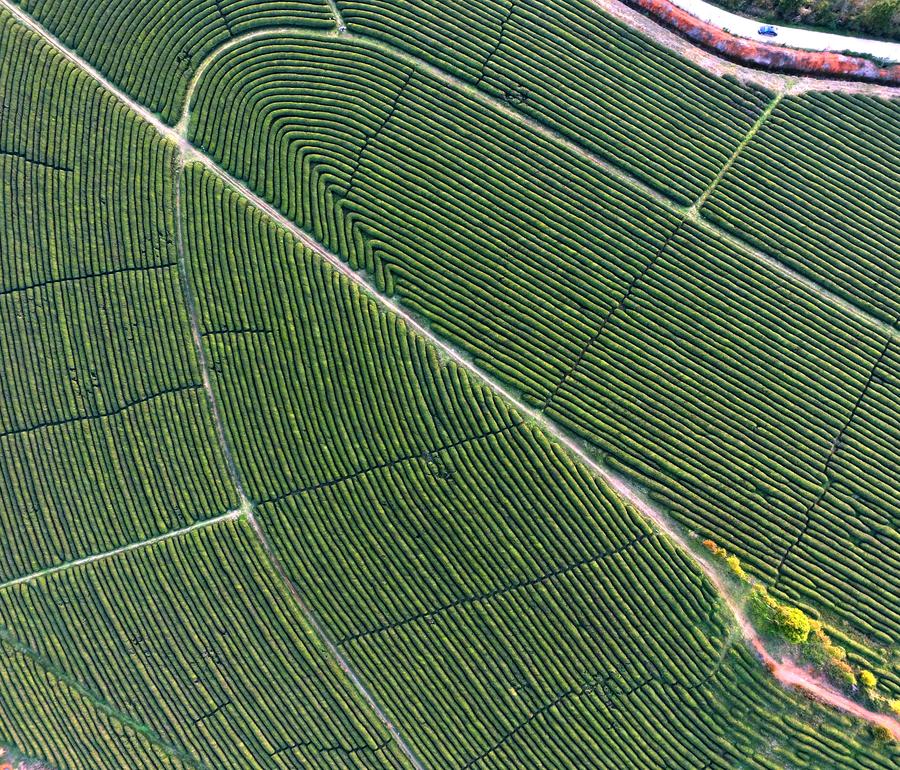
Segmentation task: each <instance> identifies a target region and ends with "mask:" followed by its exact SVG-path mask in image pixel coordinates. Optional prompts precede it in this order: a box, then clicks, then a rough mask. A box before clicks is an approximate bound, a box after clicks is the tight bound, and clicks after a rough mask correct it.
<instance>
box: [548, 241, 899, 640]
mask: <svg viewBox="0 0 900 770" xmlns="http://www.w3.org/2000/svg"><path fill="white" fill-rule="evenodd" d="M885 344H886V339H885V338H884V337H883V336H882V335H880V334H879V333H877V332H876V331H874V330H872V329H871V328H869V327H866V326H864V325H863V324H862V323H860V322H858V321H856V320H855V319H853V318H851V317H849V316H846V315H842V314H841V313H839V312H838V311H837V310H835V309H831V308H830V307H829V306H828V305H827V304H825V303H824V302H822V301H821V300H820V299H819V298H818V297H817V296H816V295H814V294H813V293H812V292H809V291H805V290H803V291H802V290H800V289H799V288H798V287H796V286H793V285H791V284H788V283H786V282H785V281H784V280H783V279H781V278H774V277H773V276H772V275H771V273H769V272H768V271H767V270H766V268H765V267H764V266H761V265H759V263H757V262H756V261H755V260H753V258H752V257H750V256H749V255H746V254H742V253H740V252H735V251H734V249H733V248H732V247H730V246H729V245H728V244H726V243H724V242H722V241H721V240H719V239H717V238H714V237H712V236H709V235H707V234H706V233H705V232H704V231H703V230H702V229H701V228H699V227H697V226H696V225H692V224H686V225H684V226H682V228H681V229H680V230H679V232H678V234H677V235H676V236H675V237H674V238H672V240H671V242H670V243H669V245H668V246H667V248H666V249H665V250H664V251H663V253H662V254H661V255H660V258H659V259H658V260H657V262H656V264H655V265H654V267H653V268H652V269H651V270H650V271H649V272H648V273H647V274H646V276H645V277H644V278H643V279H642V280H641V281H640V283H638V284H637V285H636V286H635V288H634V291H633V292H632V294H631V295H630V297H629V299H628V301H627V302H626V303H625V304H624V306H623V307H622V308H621V309H619V310H618V311H617V312H616V313H615V314H614V315H613V316H612V318H611V319H610V321H609V322H608V323H607V324H606V326H605V327H604V329H603V332H602V334H600V335H599V336H598V338H597V339H596V340H595V341H594V343H593V344H592V345H591V347H590V348H589V349H588V350H587V351H586V353H585V355H584V357H583V359H582V361H581V362H580V363H579V365H578V367H577V368H576V369H575V370H574V372H573V374H572V376H571V377H569V379H568V380H567V381H566V383H565V384H564V385H563V386H562V387H561V388H560V391H559V393H558V394H557V396H556V398H555V399H554V401H553V403H552V405H551V408H550V409H549V411H548V414H549V416H551V417H552V418H553V419H555V420H558V421H559V422H561V423H562V424H564V425H567V426H568V427H570V428H571V429H572V430H574V431H576V432H577V433H579V434H580V435H582V436H584V437H585V438H588V439H589V440H590V441H591V442H592V443H594V444H596V445H597V446H598V447H600V448H601V449H602V450H603V451H604V452H605V453H608V455H609V459H610V462H612V463H614V464H616V465H618V466H622V467H624V468H626V469H627V470H628V472H629V474H632V475H634V476H637V477H639V478H641V479H642V481H643V482H644V483H645V484H646V485H647V486H648V487H650V488H652V489H653V490H654V492H655V493H656V494H657V495H658V496H659V498H660V499H661V500H662V501H663V502H664V503H665V504H666V506H667V507H668V508H670V510H672V512H673V513H675V515H676V516H677V517H678V518H679V520H681V521H682V522H683V523H684V524H685V525H686V526H688V527H690V528H691V529H692V530H696V531H699V532H700V533H702V534H703V536H704V537H706V536H709V537H713V538H714V539H716V541H717V542H721V543H724V544H726V545H727V547H728V548H729V549H731V550H734V551H736V552H737V553H738V554H739V555H740V557H741V558H742V560H745V561H746V563H747V564H748V565H749V566H750V567H752V568H753V570H754V571H755V572H756V574H757V575H758V576H760V577H764V578H765V579H766V580H767V582H770V583H775V582H778V585H779V587H780V588H781V589H783V590H784V591H785V592H787V593H788V594H789V595H790V596H792V597H794V598H796V599H799V600H800V601H802V602H803V603H805V604H807V605H810V606H812V607H818V608H819V609H823V610H828V611H829V612H831V613H833V614H834V615H836V616H838V617H840V618H842V619H844V620H846V621H849V622H850V623H852V624H853V627H854V628H856V629H857V630H860V631H864V632H866V633H867V634H869V635H870V636H871V637H872V638H874V639H877V640H878V641H880V642H883V643H888V644H890V643H891V640H892V639H895V638H896V635H897V633H898V631H900V615H898V614H897V608H896V607H894V606H893V604H892V602H891V599H890V595H891V591H890V589H889V588H888V586H891V585H897V584H898V580H900V571H898V561H897V556H896V533H895V532H891V531H885V532H882V533H881V534H878V533H875V532H870V535H871V536H869V537H867V538H861V537H860V536H859V534H858V530H857V532H854V531H853V530H854V529H856V528H859V529H861V530H871V529H872V528H873V527H878V526H881V527H885V526H886V522H887V521H888V520H890V518H891V516H892V515H893V512H895V509H896V502H895V501H892V500H891V499H890V496H889V495H887V494H885V493H884V492H880V491H879V486H880V485H881V486H882V488H883V484H884V482H883V481H881V482H879V481H878V480H877V478H878V476H879V475H881V474H884V473H885V472H887V473H890V471H887V469H888V468H893V467H896V464H897V454H896V452H897V450H896V448H895V446H894V444H893V442H892V441H891V440H890V429H889V428H888V427H887V426H889V425H890V424H892V423H895V422H896V420H895V419H894V417H893V415H894V414H895V413H896V409H897V404H898V399H897V397H898V395H900V394H898V393H897V392H896V390H895V391H894V392H893V393H890V392H889V391H887V390H883V393H882V399H881V401H880V402H879V401H878V400H876V399H875V396H876V388H867V385H866V383H867V382H868V381H869V379H870V376H872V374H873V369H874V368H875V366H876V362H878V361H879V356H880V353H881V351H882V350H883V349H884V346H885ZM879 368H880V367H879ZM877 374H878V373H877V372H875V375H876V376H877ZM851 415H852V419H851ZM848 422H849V426H848ZM858 431H871V432H873V433H875V434H878V435H879V438H878V439H877V440H876V439H875V438H874V437H873V438H870V439H868V440H854V441H853V446H852V447H851V446H850V437H851V436H856V435H858V433H857V432H858ZM851 449H852V450H853V452H854V454H853V455H851V453H850V451H851ZM848 462H849V463H853V464H854V468H853V470H852V471H849V472H843V471H840V468H841V467H843V466H845V465H846V464H847V463H848ZM848 470H849V469H848ZM838 478H841V479H842V481H843V483H844V484H850V485H851V486H852V487H853V489H854V491H855V494H856V495H858V497H859V498H860V500H859V502H853V501H852V500H848V501H847V510H845V513H844V515H842V516H828V517H826V516H824V514H823V512H822V511H821V510H820V509H819V507H818V506H817V502H818V501H819V500H820V498H821V497H822V495H823V494H824V492H825V490H826V489H829V492H831V491H832V490H831V485H832V483H833V482H835V481H837V480H838ZM845 497H846V495H845ZM866 499H867V500H868V503H864V502H863V500H866ZM810 510H812V511H813V513H812V518H813V519H814V520H815V525H814V526H811V527H808V521H809V516H810ZM807 529H808V531H806V532H805V534H804V535H803V543H804V550H805V549H812V550H813V551H814V552H817V554H816V556H812V552H810V554H809V555H810V558H809V559H808V560H806V559H804V560H803V562H802V563H800V562H798V561H796V560H792V570H791V571H790V572H789V573H788V572H786V573H785V574H784V575H782V576H781V580H779V565H780V563H781V561H782V559H784V558H785V556H786V554H787V553H788V552H789V550H792V549H793V547H794V546H793V544H794V543H795V542H796V540H797V539H798V538H799V537H800V536H801V532H804V531H805V530H807ZM888 530H890V528H889V527H888ZM823 574H824V575H828V576H829V577H828V579H826V580H822V579H820V578H821V576H822V575H823Z"/></svg>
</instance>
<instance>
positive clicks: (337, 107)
mask: <svg viewBox="0 0 900 770" xmlns="http://www.w3.org/2000/svg"><path fill="white" fill-rule="evenodd" d="M256 42H257V44H256V45H253V44H248V45H243V46H240V47H239V48H236V49H235V50H233V51H229V52H228V53H227V54H225V55H224V56H223V57H222V59H220V60H218V61H217V62H216V63H215V64H214V65H213V66H212V67H211V68H210V70H209V72H208V74H207V76H206V77H204V79H203V82H202V83H201V85H200V88H199V90H198V92H197V96H196V113H195V115H194V118H193V121H192V133H193V137H194V140H195V141H196V142H198V143H199V144H200V145H201V146H203V147H205V148H208V149H209V151H210V152H211V153H212V154H213V156H214V157H216V158H217V159H218V160H220V161H221V163H222V164H223V165H224V166H225V167H226V168H228V169H229V170H231V171H232V172H233V173H235V174H236V175H238V176H240V177H243V178H246V179H248V180H249V182H250V184H251V185H252V186H253V187H254V188H255V189H257V190H258V191H260V192H261V193H262V194H264V195H265V196H266V197H267V198H269V199H270V200H272V201H273V202H274V203H275V204H276V205H278V206H279V207H281V208H282V209H283V210H284V211H285V212H286V213H287V214H288V215H289V216H291V217H292V218H294V219H295V220H296V221H297V222H298V224H300V225H301V226H303V227H304V229H306V230H307V231H309V232H311V233H313V234H315V236H316V237H317V238H319V239H321V240H322V241H323V242H325V244H326V245H328V246H329V247H330V248H332V249H333V250H334V251H336V252H338V253H340V254H341V255H342V256H345V257H346V258H348V260H349V261H350V263H351V265H352V266H353V267H363V268H366V269H367V270H368V271H369V272H370V273H372V274H373V275H374V277H375V278H376V280H377V282H378V284H379V286H380V287H381V288H382V289H384V290H385V291H387V292H389V293H394V294H396V295H398V296H400V297H403V299H404V300H405V301H406V302H407V304H408V305H409V307H410V308H412V309H413V310H415V311H417V312H419V313H421V314H422V315H424V316H425V317H426V318H428V320H429V321H430V322H431V323H432V324H433V326H434V328H435V329H436V330H437V331H440V332H441V333H443V334H445V335H446V336H448V337H449V338H450V339H452V340H453V341H454V342H456V343H458V344H464V345H466V346H467V347H469V349H470V350H471V352H472V354H473V355H474V357H475V358H476V359H477V360H478V362H479V364H481V365H482V366H484V367H485V368H486V369H488V370H489V371H491V372H492V373H495V374H498V375H500V376H502V377H503V378H505V379H507V380H509V381H510V382H512V383H514V384H515V385H516V387H517V388H519V389H521V390H522V391H523V392H524V393H525V395H526V397H527V398H529V399H530V400H531V401H532V402H534V403H537V404H539V403H542V402H543V401H544V400H545V399H546V397H547V396H548V394H549V393H550V392H551V390H552V388H553V387H554V385H555V383H556V382H558V381H559V380H560V378H561V377H562V376H563V374H564V372H565V370H566V369H567V367H568V366H569V365H570V363H571V361H572V360H573V359H574V358H575V357H576V356H577V355H578V351H579V350H580V349H581V348H582V347H583V346H584V345H585V344H586V343H587V341H588V339H589V336H590V327H591V326H592V325H594V324H596V323H597V322H598V321H599V319H600V318H602V317H603V316H604V315H605V314H606V313H608V312H609V310H610V309H611V308H612V307H613V306H614V305H615V302H616V300H617V298H618V297H620V296H621V295H622V294H623V293H624V292H625V290H626V286H627V284H628V283H629V282H630V281H631V280H632V279H633V277H634V276H635V275H637V274H638V273H639V271H640V270H641V269H642V268H643V266H644V265H645V264H646V263H647V262H649V261H650V259H651V258H652V256H653V254H654V253H655V251H657V250H658V249H659V247H660V246H661V245H662V243H663V242H664V241H665V238H666V235H667V233H668V232H669V231H670V230H671V229H673V228H674V226H675V215H674V214H672V213H671V212H669V211H668V210H667V209H665V208H663V207H662V206H661V205H659V204H658V203H656V202H655V201H653V200H652V199H650V198H649V197H647V196H639V195H635V194H634V192H633V191H632V190H630V189H629V188H628V187H627V186H626V185H625V184H624V183H622V182H620V181H619V180H617V179H615V178H614V177H612V176H610V175H609V174H607V173H605V172H603V171H602V170H601V169H599V168H597V167H596V166H595V165H593V164H591V163H590V162H589V161H587V160H585V159H584V158H582V157H580V156H578V155H576V154H574V153H571V152H567V151H565V150H561V149H560V148H559V147H558V146H557V145H556V144H555V143H554V142H552V141H551V140H549V139H547V138H546V137H544V136H542V135H540V134H538V133H536V132H534V131H532V130H530V129H527V128H525V127H523V126H522V125H521V124H519V123H518V122H517V121H515V120H513V119H511V118H508V117H506V116H504V115H502V114H500V113H498V112H497V111H496V110H493V109H491V108H490V107H488V106H486V105H484V104H482V103H480V102H479V101H477V100H476V99H473V98H472V97H471V96H470V95H469V94H467V93H465V92H464V91H462V90H460V89H458V88H456V87H453V86H448V85H446V84H444V83H441V82H439V81H438V80H436V79H435V78H433V77H430V76H428V75H425V74H422V73H421V72H412V71H411V70H410V68H409V67H408V66H406V65H402V64H399V63H398V62H397V61H395V60H392V59H390V58H388V57H387V55H386V54H384V53H382V52H380V51H377V50H375V49H372V48H371V47H369V46H367V45H364V44H360V43H356V42H351V43H348V42H341V41H334V40H327V39H325V40H321V39H316V38H314V37H305V36H299V35H298V36H297V37H296V38H291V39H287V40H282V39H278V40H274V39H273V40H270V41H269V40H267V41H265V42H259V41H256ZM379 73H380V74H379ZM249 136H258V137H260V139H259V140H254V141H246V140H245V137H249Z"/></svg>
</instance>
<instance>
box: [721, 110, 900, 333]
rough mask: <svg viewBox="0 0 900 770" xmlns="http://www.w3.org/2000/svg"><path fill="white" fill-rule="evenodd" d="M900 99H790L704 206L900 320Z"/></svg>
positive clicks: (838, 289)
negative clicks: (898, 100)
mask: <svg viewBox="0 0 900 770" xmlns="http://www.w3.org/2000/svg"><path fill="white" fill-rule="evenodd" d="M898 189H900V104H898V103H897V102H896V101H881V100H879V99H874V98H869V97H860V96H853V97H849V96H845V95H841V94H832V93H810V94H806V95H804V96H802V97H800V98H795V99H785V100H783V101H782V102H781V104H780V105H779V106H778V107H777V108H776V110H775V112H774V113H773V114H772V116H771V117H770V119H769V120H768V121H766V123H765V124H764V125H763V127H762V129H761V130H760V131H759V132H758V133H757V135H756V136H755V137H754V139H753V140H752V141H751V142H750V144H749V145H748V146H747V147H746V149H745V150H744V151H743V152H742V153H741V155H740V156H739V157H738V160H737V162H736V163H735V164H734V166H732V168H731V169H730V170H729V172H728V173H727V174H726V175H725V177H724V178H723V180H722V182H721V184H719V186H718V187H717V188H716V190H715V192H714V194H713V195H712V196H711V197H710V198H709V200H708V201H707V204H706V206H705V208H704V214H705V215H706V216H708V217H709V218H710V219H711V220H712V221H715V222H717V223H719V224H721V225H722V226H723V227H724V228H726V229H727V230H730V231H732V232H734V233H735V234H737V235H739V236H740V237H741V238H744V239H745V240H746V241H748V242H749V243H752V244H753V245H754V246H756V247H758V248H760V249H763V250H765V251H767V252H769V253H770V254H772V255H773V256H775V257H776V258H777V259H779V260H782V261H784V262H787V263H788V264H790V265H791V266H792V267H794V268H795V269H797V270H798V271H800V272H801V273H803V274H805V275H808V276H809V277H810V278H812V279H813V280H814V281H816V282H817V283H819V284H821V285H823V286H825V287H827V288H828V289H830V290H831V291H833V292H835V293H836V294H839V295H840V296H842V297H844V298H845V299H847V300H849V301H850V302H852V303H854V304H856V305H858V306H859V307H861V308H863V309H864V310H866V311H867V312H869V313H872V314H873V315H875V316H877V317H879V318H881V319H883V320H885V321H887V322H888V323H892V324H896V323H897V322H898V320H900V260H898V258H897V255H898V254H900V214H898V204H900V198H898V193H897V190H898Z"/></svg>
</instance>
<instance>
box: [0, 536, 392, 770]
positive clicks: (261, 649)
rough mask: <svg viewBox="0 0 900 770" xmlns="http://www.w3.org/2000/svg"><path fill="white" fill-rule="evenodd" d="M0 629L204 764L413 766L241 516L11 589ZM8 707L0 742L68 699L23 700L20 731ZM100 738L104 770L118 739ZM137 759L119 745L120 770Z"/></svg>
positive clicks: (52, 739)
mask: <svg viewBox="0 0 900 770" xmlns="http://www.w3.org/2000/svg"><path fill="white" fill-rule="evenodd" d="M0 628H3V629H6V631H4V632H3V633H6V634H8V635H11V636H12V638H14V639H15V640H16V641H17V642H18V643H19V644H20V645H23V646H24V647H25V648H27V649H29V650H32V651H33V653H34V654H35V655H36V656H37V659H38V660H39V661H41V662H42V663H44V665H45V667H48V668H49V669H52V670H58V671H64V672H66V675H67V676H68V677H69V678H70V679H71V680H74V681H77V682H78V683H79V684H80V685H81V686H82V687H83V688H85V689H86V691H88V692H89V693H90V694H91V697H92V698H94V699H96V700H98V701H101V702H102V703H104V704H106V705H108V706H110V707H112V708H113V709H115V710H116V711H118V712H121V713H123V714H125V715H126V716H127V717H128V719H130V720H133V721H134V722H136V723H138V724H141V725H143V726H144V728H145V729H146V730H149V731H151V732H152V734H153V735H155V736H158V737H159V738H160V739H162V740H163V741H164V742H165V743H166V744H168V745H169V746H171V747H173V748H174V749H175V750H177V751H178V752H182V753H183V754H184V755H186V756H188V757H190V758H192V759H193V760H195V761H196V762H197V763H199V765H200V766H202V767H207V768H219V769H220V770H232V769H233V770H238V769H239V768H240V769H241V770H243V769H244V768H260V769H262V768H266V769H268V768H272V769H273V770H276V769H277V770H289V769H290V768H295V767H315V768H336V767H343V768H350V767H353V768H370V769H371V770H386V769H387V768H403V767H407V764H406V762H405V760H404V761H401V759H400V756H401V755H400V754H399V751H398V750H397V748H396V746H395V745H394V744H393V743H391V742H390V740H389V735H388V732H387V730H385V728H384V727H383V726H382V725H381V724H380V723H379V722H378V720H377V719H376V718H375V716H374V715H373V714H372V713H371V711H370V710H369V708H368V706H366V705H364V704H362V703H361V702H359V700H358V699H357V696H356V692H355V690H354V689H353V686H352V685H351V684H350V682H349V681H348V680H347V679H346V678H345V677H344V675H343V674H342V673H341V672H340V671H339V670H338V668H337V667H336V665H335V664H334V663H333V661H332V660H331V658H330V656H329V654H328V653H327V652H326V651H325V650H324V649H322V648H321V647H320V646H318V643H317V642H316V641H315V638H314V636H313V635H312V633H313V632H312V629H311V628H310V627H309V626H308V624H307V623H306V621H305V619H304V618H303V616H302V614H301V613H300V612H299V610H298V608H297V606H296V604H295V603H294V602H293V600H292V599H291V597H290V595H289V593H288V592H287V590H286V589H284V588H283V587H280V578H279V577H278V575H277V574H276V573H275V571H274V570H273V569H272V568H271V566H269V563H268V560H267V557H266V555H265V553H264V552H263V551H262V548H261V547H260V545H259V543H258V541H257V540H256V537H255V535H254V534H253V532H252V530H251V528H250V524H249V522H247V521H246V520H245V519H241V520H236V521H227V522H221V523H218V524H216V525H214V526H210V527H207V528H205V529H201V530H197V531H195V532H192V533H190V534H186V535H180V536H178V537H177V538H173V539H171V540H166V541H163V542H160V543H157V544H155V545H152V546H147V547H144V548H142V549H140V550H137V551H130V552H127V553H124V554H119V555H117V556H114V557H111V558H108V559H104V560H101V561H97V562H94V563H92V564H89V565H83V566H80V567H75V568H71V569H68V570H65V571H62V572H58V573H56V574H54V575H52V576H50V577H45V578H40V579H38V580H35V581H32V582H30V583H29V584H27V585H22V586H17V587H14V588H10V589H6V590H4V591H2V592H0ZM14 660H19V659H18V658H15V659H14ZM2 661H3V658H2V657H0V662H2ZM32 676H39V674H38V673H37V672H35V673H34V674H33V675H32ZM4 681H6V680H4ZM22 697H28V695H27V694H26V691H24V690H23V692H22ZM3 702H4V698H3V696H2V695H0V738H2V737H3V736H7V735H10V736H11V735H15V734H19V733H24V734H27V732H28V731H29V730H33V729H34V728H35V727H36V725H37V723H38V722H39V720H41V719H42V718H45V716H46V718H48V719H49V720H51V722H50V723H51V724H52V723H53V721H52V720H54V719H56V718H57V715H58V714H60V713H61V708H60V707H61V706H62V704H63V701H61V702H60V703H57V704H52V705H46V706H45V708H46V709H47V713H46V715H45V714H44V713H43V711H42V710H38V708H37V707H38V704H40V703H41V700H40V693H39V690H38V691H36V692H35V695H34V696H31V697H29V702H31V703H33V704H34V705H35V710H34V712H32V713H28V712H27V711H25V710H24V709H23V708H22V705H24V704H22V703H19V704H18V713H17V715H16V723H12V722H11V721H10V720H9V718H8V717H7V713H10V714H11V713H15V711H13V710H14V709H16V708H17V706H16V704H15V703H12V702H11V703H10V706H9V708H10V711H9V712H7V711H6V710H5V709H4V708H3ZM87 724H89V723H87ZM87 724H85V728H87ZM120 731H121V728H120ZM33 740H34V739H33ZM71 740H72V739H71V738H69V739H68V741H71ZM100 740H101V741H102V745H103V751H102V752H97V753H98V754H99V755H100V757H101V761H102V762H105V763H108V762H109V761H110V759H111V758H112V757H113V755H114V754H113V752H114V749H115V742H114V741H113V740H110V737H109V736H104V737H100ZM23 744H24V742H23ZM63 745H66V741H62V740H57V736H56V735H48V736H46V737H45V739H44V742H43V743H42V744H41V743H32V744H31V745H30V747H29V750H31V747H32V746H33V747H35V748H40V752H39V753H40V754H42V755H45V756H49V755H50V753H51V751H60V750H61V749H60V748H57V747H59V746H63ZM140 758H141V757H140V755H139V754H137V753H136V752H133V750H132V751H129V750H127V749H122V750H121V754H120V761H121V765H120V766H121V767H137V766H141V765H139V764H137V763H138V761H139V760H140ZM97 766H104V767H105V766H108V764H103V765H97ZM66 767H71V768H76V767H77V768H85V770H87V768H89V767H90V768H91V770H93V767H96V766H91V765H88V764H86V763H85V762H84V761H81V760H79V761H73V762H72V764H67V765H66Z"/></svg>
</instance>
